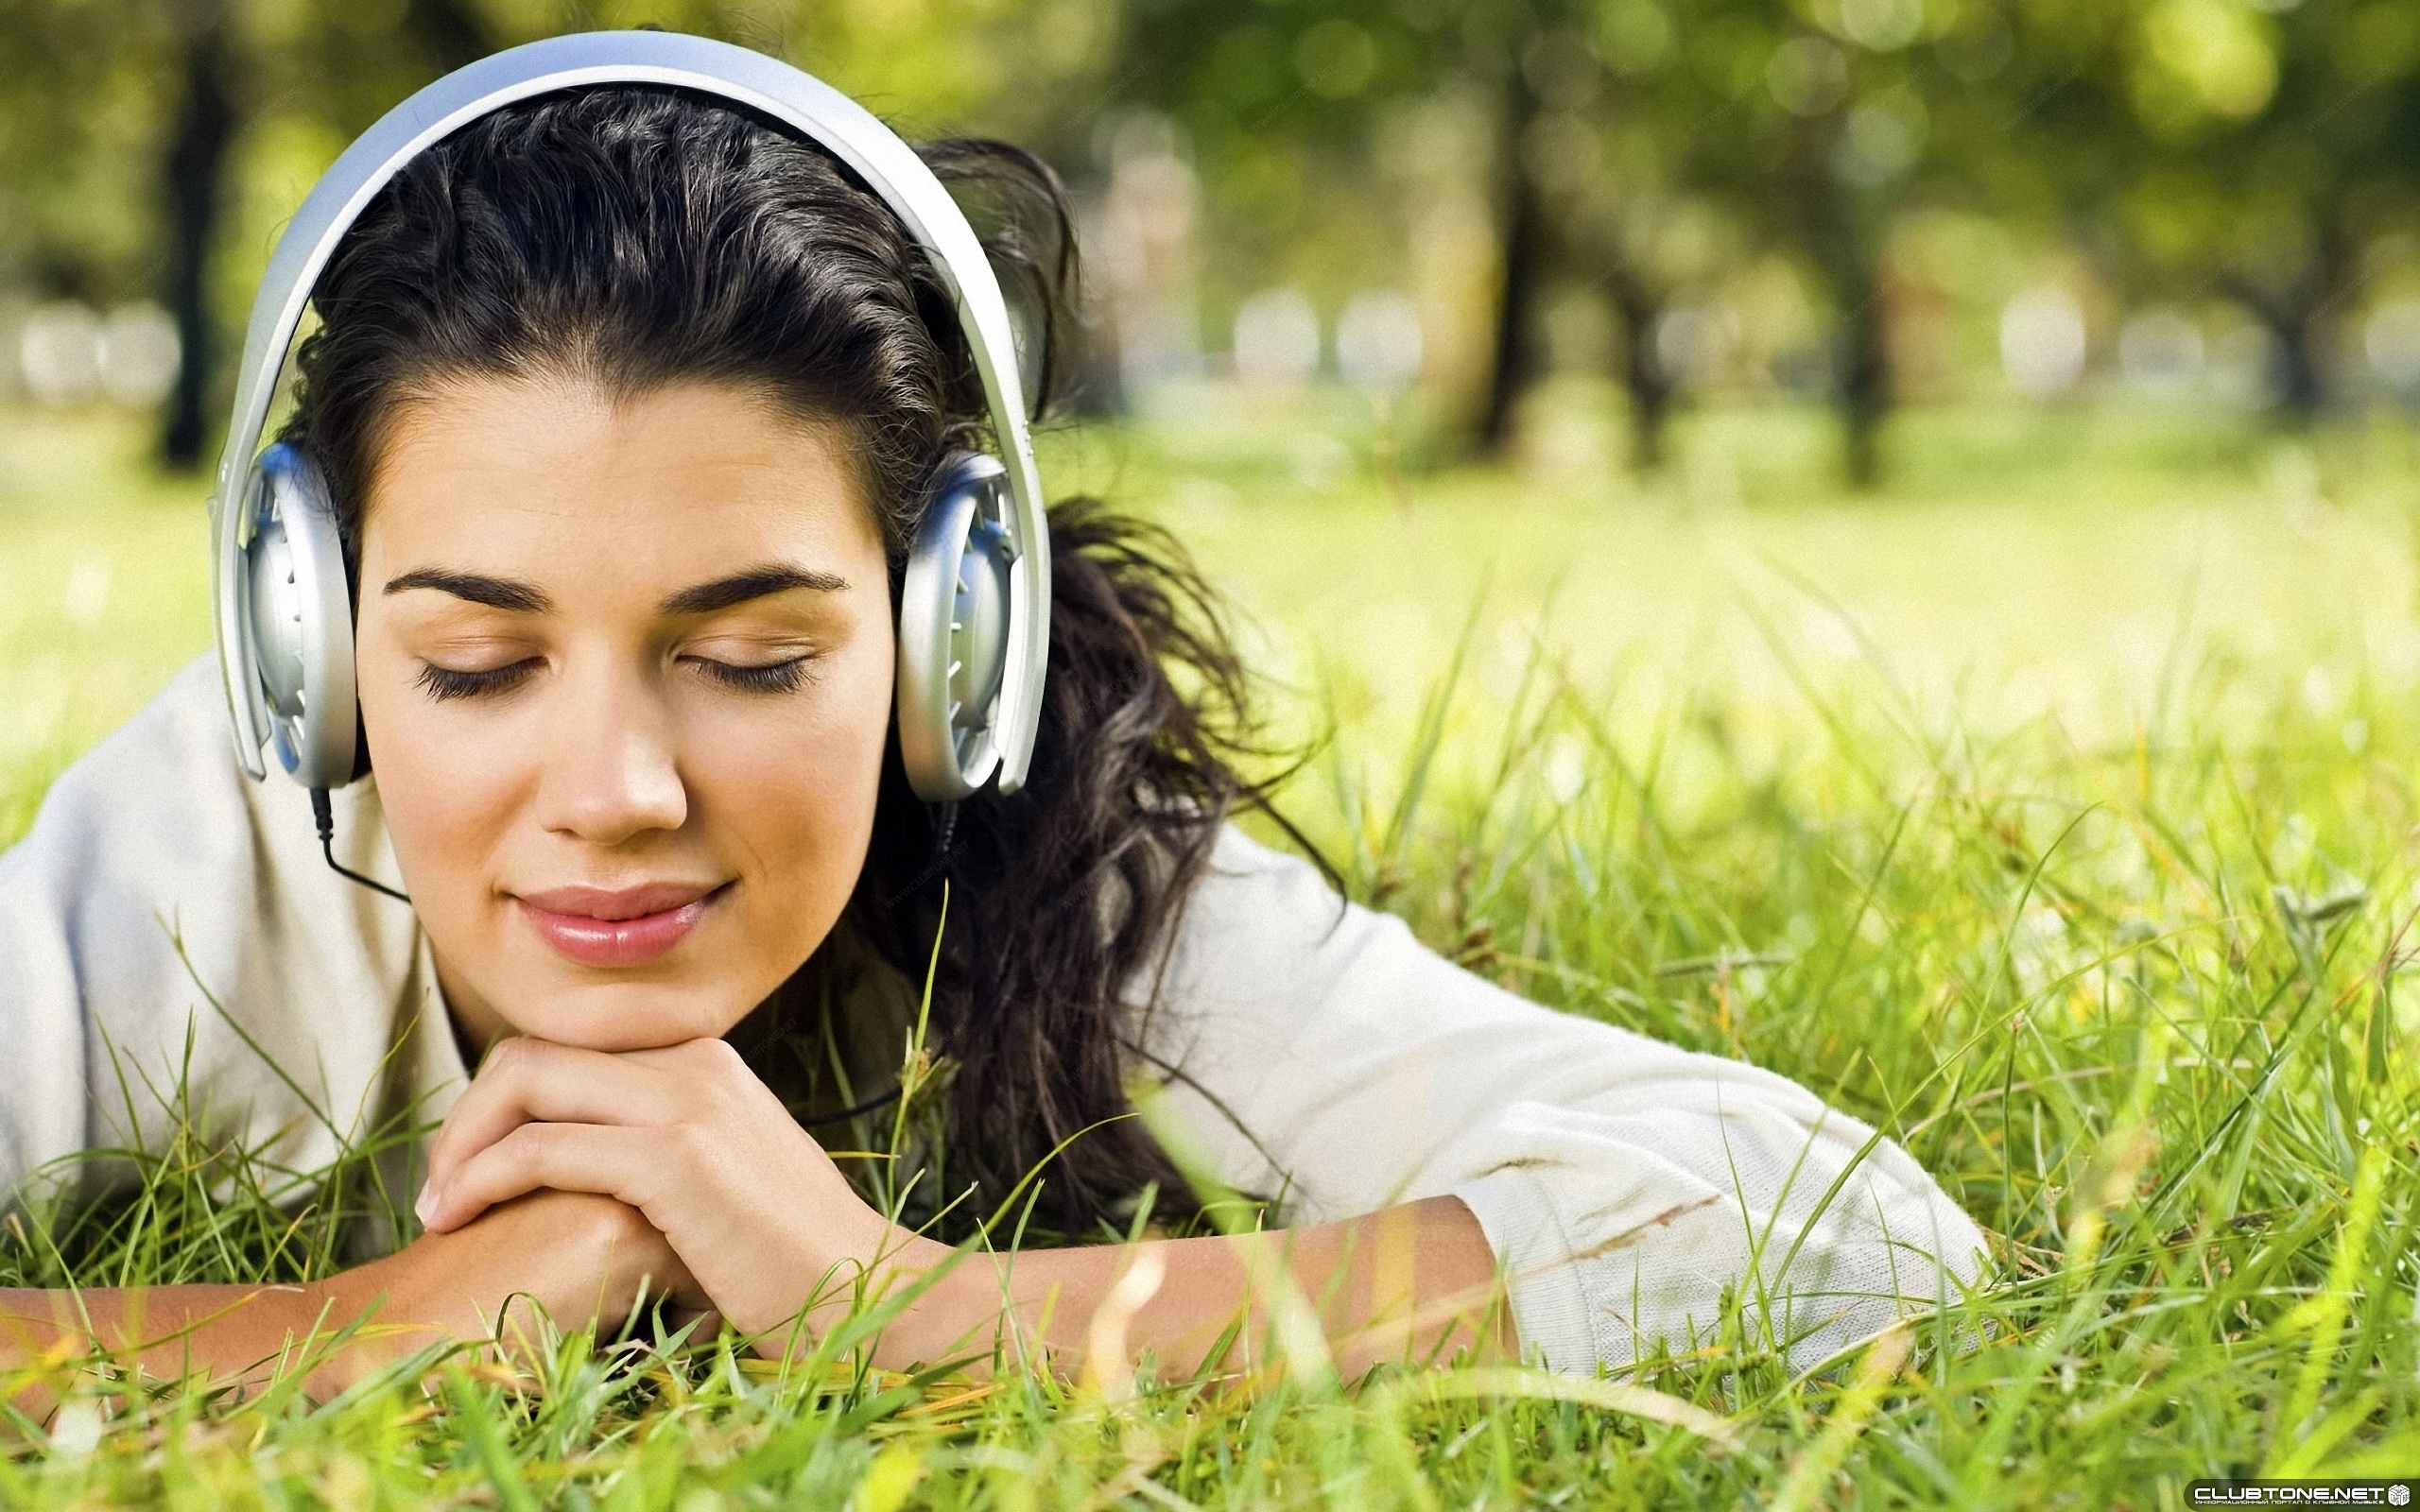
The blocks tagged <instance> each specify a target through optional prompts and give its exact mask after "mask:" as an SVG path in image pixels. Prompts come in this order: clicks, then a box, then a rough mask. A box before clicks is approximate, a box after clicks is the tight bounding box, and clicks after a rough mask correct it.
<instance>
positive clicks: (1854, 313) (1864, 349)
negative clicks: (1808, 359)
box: [1835, 259, 1893, 490]
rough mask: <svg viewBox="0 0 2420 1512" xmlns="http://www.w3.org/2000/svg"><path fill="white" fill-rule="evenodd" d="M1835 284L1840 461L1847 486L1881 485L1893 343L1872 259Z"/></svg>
mask: <svg viewBox="0 0 2420 1512" xmlns="http://www.w3.org/2000/svg"><path fill="white" fill-rule="evenodd" d="M1858 261H1859V262H1861V263H1863V264H1864V266H1861V267H1858V268H1857V269H1856V270H1855V276H1854V278H1853V279H1852V280H1843V281H1842V282H1841V283H1840V284H1839V285H1838V286H1837V293H1836V296H1835V297H1836V298H1838V299H1839V300H1840V301H1841V306H1842V308H1841V316H1840V321H1841V326H1840V335H1839V337H1838V340H1839V343H1840V404H1841V441H1842V461H1843V463H1844V465H1845V471H1846V472H1847V474H1848V482H1849V486H1850V487H1851V488H1854V489H1860V490H1863V489H1871V488H1873V487H1874V486H1875V485H1876V484H1877V483H1879V482H1881V481H1882V426H1883V422H1884V421H1887V420H1889V419H1890V418H1891V403H1892V399H1893V393H1892V382H1891V345H1890V331H1889V326H1888V323H1887V321H1888V312H1887V311H1885V310H1884V309H1883V307H1882V287H1881V279H1880V277H1879V276H1878V269H1876V267H1875V266H1874V265H1873V261H1872V260H1870V259H1859V260H1858Z"/></svg>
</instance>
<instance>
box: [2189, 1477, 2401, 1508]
mask: <svg viewBox="0 0 2420 1512" xmlns="http://www.w3.org/2000/svg"><path fill="white" fill-rule="evenodd" d="M2412 1479H2414V1480H2420V1477H2413V1478H2412ZM2411 1486H2412V1481H2411V1480H2394V1481H2367V1480H2364V1481H2354V1480H2294V1481H2287V1480H2274V1481H2272V1480H2241V1481H2235V1480H2208V1481H2195V1482H2194V1483H2193V1484H2192V1485H2191V1486H2189V1487H2187V1490H2186V1495H2185V1502H2186V1504H2187V1505H2188V1506H2388V1507H2408V1506H2410V1505H2411Z"/></svg>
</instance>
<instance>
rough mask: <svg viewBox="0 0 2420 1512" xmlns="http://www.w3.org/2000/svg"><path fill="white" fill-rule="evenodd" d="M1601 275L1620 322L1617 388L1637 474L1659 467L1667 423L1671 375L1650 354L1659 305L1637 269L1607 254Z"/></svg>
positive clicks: (1661, 303)
mask: <svg viewBox="0 0 2420 1512" xmlns="http://www.w3.org/2000/svg"><path fill="white" fill-rule="evenodd" d="M1610 257H1611V261H1610V264H1609V266H1607V268H1606V271H1605V276H1604V280H1603V282H1604V288H1605V297H1606V299H1607V300H1608V301H1611V302H1612V304H1613V306H1614V310H1615V313H1616V314H1617V315H1619V316H1620V317H1621V322H1622V335H1621V343H1622V350H1621V366H1622V386H1623V387H1624V388H1625V389H1626V390H1628V392H1629V395H1630V465H1631V471H1632V472H1638V473H1648V472H1655V471H1657V470H1658V469H1660V468H1662V467H1663V465H1664V433H1665V428H1666V423H1667V421H1669V420H1670V418H1671V414H1672V399H1673V391H1674V385H1673V381H1672V374H1671V373H1669V372H1668V371H1666V370H1665V368H1664V362H1663V359H1662V357H1661V356H1659V355H1658V354H1657V352H1656V351H1655V322H1656V321H1657V320H1659V319H1661V318H1663V315H1664V301H1663V300H1662V299H1661V298H1659V297H1658V296H1657V294H1656V292H1655V291H1654V290H1653V289H1651V288H1650V287H1649V286H1648V284H1647V281H1646V280H1645V279H1642V278H1641V277H1639V275H1638V272H1637V270H1636V269H1634V268H1633V267H1630V266H1627V265H1626V264H1624V263H1623V262H1622V261H1621V260H1620V254H1619V253H1618V252H1615V253H1612V254H1610Z"/></svg>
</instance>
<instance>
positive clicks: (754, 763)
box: [684, 642, 891, 925]
mask: <svg viewBox="0 0 2420 1512" xmlns="http://www.w3.org/2000/svg"><path fill="white" fill-rule="evenodd" d="M890 660H891V659H890V645H889V644H888V642H884V643H881V644H878V645H875V646H869V647H866V648H865V649H864V650H862V651H857V650H853V651H852V652H851V654H850V655H849V656H848V657H846V658H845V659H836V661H837V662H838V664H829V665H826V666H825V667H823V668H821V669H819V672H818V675H817V680H816V682H815V683H814V684H813V685H812V686H811V687H809V688H808V689H807V690H805V691H804V693H802V694H800V695H798V696H797V702H796V704H795V705H794V712H791V713H787V716H786V717H765V715H764V713H763V712H761V711H755V710H751V709H750V708H749V707H748V706H747V704H746V703H745V702H742V701H734V700H723V701H720V702H718V703H717V704H714V705H711V706H709V710H708V713H707V715H706V717H705V719H704V720H702V721H701V727H700V729H699V730H697V731H696V734H697V736H698V737H699V738H696V739H693V740H691V741H689V742H687V743H686V744H688V746H689V750H688V753H687V760H686V762H685V763H684V765H686V767H687V768H688V770H689V773H690V787H691V792H692V797H693V799H694V800H695V801H696V802H697V803H698V806H699V808H700V811H701V812H702V813H703V814H704V815H706V816H710V828H712V829H713V830H715V831H717V832H719V833H720V836H721V837H722V839H723V840H724V841H725V842H726V843H727V844H728V845H729V847H730V849H731V851H732V852H733V858H734V859H735V860H736V861H739V862H741V864H742V865H752V866H754V867H757V868H762V870H763V872H764V875H765V880H767V881H768V882H769V883H771V884H772V886H771V888H770V889H769V890H768V892H767V893H766V895H765V898H764V901H765V902H767V903H768V904H769V905H779V906H795V905H797V904H801V903H808V904H810V906H809V908H808V914H809V915H810V916H815V915H820V914H821V913H822V912H823V910H821V909H819V908H815V907H813V906H811V901H828V900H830V899H835V898H837V899H840V900H845V899H846V897H847V895H848V892H849V889H850V888H852V887H854V886H855V885H856V877H857V872H858V869H859V868H860V867H861V865H862V863H863V861H864V858H865V851H866V842H867V837H868V836H869V834H870V833H872V831H873V810H874V800H875V796H876V792H877V790H878V788H879V785H880V782H881V776H882V753H883V747H884V745H885V743H886V741H887V740H888V738H889V734H890V672H891V665H890ZM832 911H833V912H834V913H837V911H838V904H837V903H834V904H833V905H832ZM829 921H830V920H829V919H823V920H822V922H823V924H825V925H828V923H829Z"/></svg>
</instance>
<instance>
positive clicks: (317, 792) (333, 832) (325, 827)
mask: <svg viewBox="0 0 2420 1512" xmlns="http://www.w3.org/2000/svg"><path fill="white" fill-rule="evenodd" d="M311 817H312V818H313V819H314V820H316V821H317V822H318V824H319V826H320V854H321V855H323V856H325V857H327V858H328V868H329V869H330V870H332V871H334V872H335V873H336V874H337V876H339V877H342V878H344V879H345V880H346V881H347V882H355V883H359V884H360V885H362V886H364V887H367V888H369V889H370V890H371V891H372V892H382V893H385V894H386V895H387V896H388V897H389V898H392V899H393V900H395V902H399V903H409V902H411V899H410V898H409V897H407V896H406V895H405V894H403V893H400V892H397V891H396V890H395V889H394V888H392V887H389V886H388V885H386V884H385V883H383V882H380V881H379V880H378V879H377V878H375V877H365V876H363V875H362V874H361V873H360V872H358V871H355V870H354V869H353V868H350V867H348V866H346V865H344V864H343V863H342V862H340V861H338V860H337V819H336V814H335V813H334V811H333V810H332V809H331V808H330V806H329V804H328V790H327V789H326V788H324V787H315V788H313V789H311Z"/></svg>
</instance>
